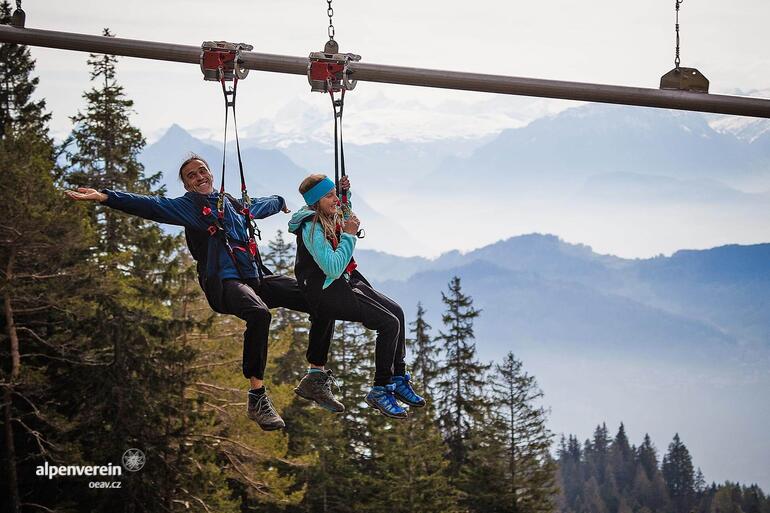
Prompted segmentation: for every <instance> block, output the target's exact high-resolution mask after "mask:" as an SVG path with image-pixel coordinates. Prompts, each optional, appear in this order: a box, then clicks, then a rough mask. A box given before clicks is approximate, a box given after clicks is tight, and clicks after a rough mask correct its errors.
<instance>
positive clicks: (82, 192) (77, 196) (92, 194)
mask: <svg viewBox="0 0 770 513" xmlns="http://www.w3.org/2000/svg"><path fill="white" fill-rule="evenodd" d="M64 194H66V195H67V196H69V197H70V198H71V199H74V200H75V201H100V202H101V201H106V200H107V195H106V194H104V193H103V192H99V191H97V190H96V189H89V188H87V187H78V190H77V191H64Z"/></svg>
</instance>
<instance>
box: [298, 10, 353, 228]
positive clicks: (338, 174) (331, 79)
mask: <svg viewBox="0 0 770 513" xmlns="http://www.w3.org/2000/svg"><path fill="white" fill-rule="evenodd" d="M326 3H327V5H328V8H327V10H326V14H327V16H328V17H329V27H328V29H327V34H328V36H329V40H328V41H327V42H326V44H325V45H324V50H323V51H322V52H311V53H310V56H309V57H308V66H307V79H308V82H309V83H310V90H311V91H312V92H320V93H329V97H330V98H331V102H332V113H333V115H334V184H335V186H336V189H337V191H336V192H337V196H338V197H339V198H340V210H341V211H342V217H343V219H349V218H350V216H351V215H352V214H353V211H352V209H351V207H350V198H349V197H348V193H347V191H343V190H342V188H341V186H340V180H341V179H342V178H344V177H345V176H346V174H345V147H344V144H343V138H342V113H343V109H344V107H345V92H346V91H352V90H353V89H355V87H356V81H355V80H351V79H350V75H351V74H352V71H351V70H350V63H351V62H358V61H360V60H361V56H360V55H356V54H353V53H340V51H339V45H338V44H337V41H335V40H334V24H333V21H332V16H333V15H334V9H333V8H332V0H326ZM335 95H337V96H335ZM356 236H357V237H358V238H359V239H361V238H364V237H365V236H366V232H365V231H364V230H363V229H361V230H358V232H357V233H356Z"/></svg>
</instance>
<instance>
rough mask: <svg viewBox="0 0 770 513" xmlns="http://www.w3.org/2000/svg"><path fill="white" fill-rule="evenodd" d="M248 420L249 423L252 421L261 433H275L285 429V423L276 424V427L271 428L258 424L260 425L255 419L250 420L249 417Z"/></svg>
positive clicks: (271, 426)
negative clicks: (260, 429)
mask: <svg viewBox="0 0 770 513" xmlns="http://www.w3.org/2000/svg"><path fill="white" fill-rule="evenodd" d="M249 420H250V421H252V422H254V423H256V424H257V426H259V427H260V428H262V431H277V430H279V429H283V428H285V427H286V423H283V424H276V425H274V426H273V425H265V424H260V423H259V422H258V421H257V419H252V418H251V417H249Z"/></svg>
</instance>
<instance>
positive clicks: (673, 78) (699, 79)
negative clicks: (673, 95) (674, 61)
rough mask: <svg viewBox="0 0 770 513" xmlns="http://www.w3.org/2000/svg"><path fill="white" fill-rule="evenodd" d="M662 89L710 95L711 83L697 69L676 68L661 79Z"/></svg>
mask: <svg viewBox="0 0 770 513" xmlns="http://www.w3.org/2000/svg"><path fill="white" fill-rule="evenodd" d="M660 88H661V89H678V90H680V91H690V92H693V93H708V92H709V81H708V79H707V78H706V77H705V76H703V74H702V73H701V72H700V71H698V70H697V69H695V68H674V69H672V70H671V71H669V72H668V73H666V74H665V75H663V76H662V77H660Z"/></svg>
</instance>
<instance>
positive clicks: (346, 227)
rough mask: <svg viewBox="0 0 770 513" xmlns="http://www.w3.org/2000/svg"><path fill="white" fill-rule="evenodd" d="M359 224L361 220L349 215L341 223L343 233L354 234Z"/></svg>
mask: <svg viewBox="0 0 770 513" xmlns="http://www.w3.org/2000/svg"><path fill="white" fill-rule="evenodd" d="M360 225H361V221H359V220H358V218H357V217H356V216H355V215H353V216H350V219H348V220H347V221H345V224H343V225H342V231H344V232H345V233H349V234H350V235H355V234H356V233H358V227H359V226H360Z"/></svg>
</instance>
